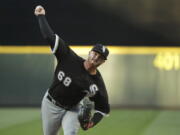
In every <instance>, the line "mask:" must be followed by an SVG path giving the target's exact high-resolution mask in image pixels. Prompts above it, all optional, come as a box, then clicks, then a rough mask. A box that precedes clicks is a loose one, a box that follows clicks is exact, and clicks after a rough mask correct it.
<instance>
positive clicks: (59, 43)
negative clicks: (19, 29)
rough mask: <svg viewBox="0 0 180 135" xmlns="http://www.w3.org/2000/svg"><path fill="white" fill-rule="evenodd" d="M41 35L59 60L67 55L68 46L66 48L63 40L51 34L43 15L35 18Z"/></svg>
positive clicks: (51, 31)
mask: <svg viewBox="0 0 180 135" xmlns="http://www.w3.org/2000/svg"><path fill="white" fill-rule="evenodd" d="M37 18H38V22H39V26H40V30H41V33H42V35H43V37H44V38H45V39H46V40H47V42H48V43H49V44H50V47H51V50H52V53H53V54H54V55H55V56H56V57H57V59H60V58H61V57H64V56H65V55H66V54H68V51H69V46H67V45H66V44H65V42H64V40H63V39H61V38H60V37H59V36H58V35H57V34H55V33H54V32H53V30H52V29H51V27H50V25H49V24H48V21H47V19H46V17H45V15H39V16H37Z"/></svg>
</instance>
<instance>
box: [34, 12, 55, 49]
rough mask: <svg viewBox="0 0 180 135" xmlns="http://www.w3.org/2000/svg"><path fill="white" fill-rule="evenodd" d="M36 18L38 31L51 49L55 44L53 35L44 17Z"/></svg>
mask: <svg viewBox="0 0 180 135" xmlns="http://www.w3.org/2000/svg"><path fill="white" fill-rule="evenodd" d="M37 18H38V22H39V26H40V30H41V33H42V35H43V37H44V38H45V39H46V40H47V41H48V43H49V44H50V45H51V47H52V48H53V46H54V44H55V35H54V32H53V30H52V29H51V27H50V26H49V24H48V22H47V20H46V17H45V15H39V16H37Z"/></svg>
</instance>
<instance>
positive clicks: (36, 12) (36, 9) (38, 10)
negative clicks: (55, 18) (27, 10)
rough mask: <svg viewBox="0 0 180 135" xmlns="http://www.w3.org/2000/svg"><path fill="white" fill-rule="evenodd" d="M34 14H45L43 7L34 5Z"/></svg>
mask: <svg viewBox="0 0 180 135" xmlns="http://www.w3.org/2000/svg"><path fill="white" fill-rule="evenodd" d="M34 14H35V15H36V16H38V15H45V9H44V8H43V7H42V6H41V5H39V6H36V8H35V11H34Z"/></svg>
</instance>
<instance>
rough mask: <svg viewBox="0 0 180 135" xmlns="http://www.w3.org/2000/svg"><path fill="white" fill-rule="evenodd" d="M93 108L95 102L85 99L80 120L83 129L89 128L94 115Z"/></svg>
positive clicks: (79, 116)
mask: <svg viewBox="0 0 180 135" xmlns="http://www.w3.org/2000/svg"><path fill="white" fill-rule="evenodd" d="M92 109H93V104H92V103H91V102H90V101H86V100H84V101H83V104H82V105H81V106H80V109H79V114H78V120H79V123H80V126H81V128H82V129H83V130H87V129H88V128H89V124H90V121H91V117H92Z"/></svg>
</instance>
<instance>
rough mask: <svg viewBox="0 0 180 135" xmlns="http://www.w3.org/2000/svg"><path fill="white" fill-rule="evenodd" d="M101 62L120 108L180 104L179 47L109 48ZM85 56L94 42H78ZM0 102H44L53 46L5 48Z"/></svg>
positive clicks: (113, 101)
mask: <svg viewBox="0 0 180 135" xmlns="http://www.w3.org/2000/svg"><path fill="white" fill-rule="evenodd" d="M109 48H110V52H111V53H110V56H109V58H108V61H107V62H106V63H105V64H104V65H102V66H101V67H100V71H101V73H102V76H103V77H104V80H105V83H106V86H107V90H108V93H109V100H110V104H111V105H112V106H118V107H153V108H154V107H157V108H162V107H168V108H180V84H179V83H178V82H179V79H180V76H179V75H180V72H179V70H180V48H157V47H109ZM73 49H74V51H75V52H77V53H78V54H79V55H81V56H82V57H84V58H86V55H85V54H87V53H88V51H89V49H90V47H88V46H87V47H73ZM0 63H1V66H0V84H1V87H0V106H39V105H40V103H41V99H42V97H43V94H44V92H45V91H46V89H47V88H48V86H49V85H50V83H51V80H52V78H53V70H54V65H55V60H54V57H53V55H51V54H50V49H49V48H48V47H0Z"/></svg>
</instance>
